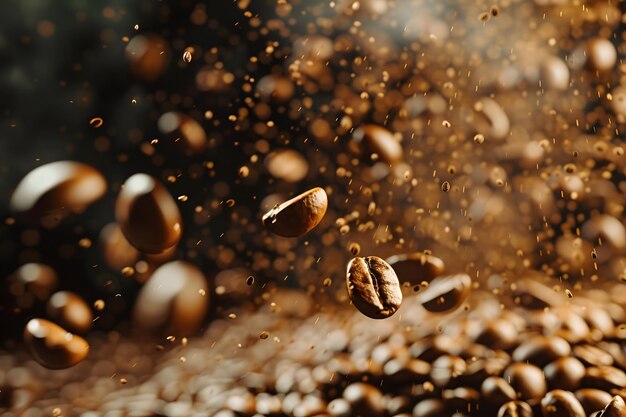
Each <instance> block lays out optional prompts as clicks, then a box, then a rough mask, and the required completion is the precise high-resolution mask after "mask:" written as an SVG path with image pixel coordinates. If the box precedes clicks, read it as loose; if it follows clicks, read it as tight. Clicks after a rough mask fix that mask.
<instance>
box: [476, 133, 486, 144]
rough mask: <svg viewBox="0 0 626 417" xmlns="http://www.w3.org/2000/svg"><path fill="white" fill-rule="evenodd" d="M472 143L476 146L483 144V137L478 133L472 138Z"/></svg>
mask: <svg viewBox="0 0 626 417" xmlns="http://www.w3.org/2000/svg"><path fill="white" fill-rule="evenodd" d="M474 143H476V144H478V145H481V144H483V143H485V137H484V136H483V135H481V134H480V133H478V134H477V135H475V136H474Z"/></svg>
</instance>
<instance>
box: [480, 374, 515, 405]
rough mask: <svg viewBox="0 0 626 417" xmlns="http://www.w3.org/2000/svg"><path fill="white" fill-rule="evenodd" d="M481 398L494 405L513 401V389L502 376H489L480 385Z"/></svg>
mask: <svg viewBox="0 0 626 417" xmlns="http://www.w3.org/2000/svg"><path fill="white" fill-rule="evenodd" d="M480 392H481V393H482V396H483V399H484V400H485V401H486V402H488V403H489V404H492V405H494V406H500V405H502V404H504V403H506V402H509V401H515V399H516V398H517V395H516V393H515V389H514V388H513V387H512V386H511V385H510V384H509V383H508V382H506V380H505V379H504V378H500V377H498V376H491V377H489V378H487V379H485V380H484V381H483V383H482V385H481V386H480Z"/></svg>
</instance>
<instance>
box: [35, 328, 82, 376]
mask: <svg viewBox="0 0 626 417" xmlns="http://www.w3.org/2000/svg"><path fill="white" fill-rule="evenodd" d="M24 344H25V345H26V348H27V349H28V350H29V351H30V353H31V355H32V356H33V358H34V359H35V360H36V361H37V362H38V363H39V364H41V365H42V366H44V367H46V368H49V369H65V368H69V367H71V366H74V365H76V364H77V363H79V362H81V361H82V360H83V359H85V358H86V357H87V354H88V353H89V345H88V344H87V341H86V340H85V339H83V338H82V337H80V336H77V335H73V334H71V333H69V332H68V331H67V330H65V329H63V328H61V327H60V326H58V325H56V324H54V323H52V322H51V321H48V320H44V319H32V320H30V321H29V322H28V323H27V324H26V327H25V328H24Z"/></svg>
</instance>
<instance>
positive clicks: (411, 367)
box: [383, 359, 431, 385]
mask: <svg viewBox="0 0 626 417" xmlns="http://www.w3.org/2000/svg"><path fill="white" fill-rule="evenodd" d="M430 370H431V366H430V364H429V363H428V362H426V361H423V360H420V359H411V360H409V361H407V362H405V361H401V360H393V359H392V360H390V361H388V362H387V363H385V365H384V367H383V372H384V374H385V379H384V381H385V383H387V382H388V383H390V384H398V385H401V384H407V383H412V384H419V383H422V382H425V381H426V380H427V379H428V376H429V375H430Z"/></svg>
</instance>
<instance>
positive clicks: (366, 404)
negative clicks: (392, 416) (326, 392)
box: [343, 382, 385, 417]
mask: <svg viewBox="0 0 626 417" xmlns="http://www.w3.org/2000/svg"><path fill="white" fill-rule="evenodd" d="M343 398H344V399H345V400H346V401H348V403H349V404H350V409H351V410H352V415H355V416H362V417H376V416H382V415H384V413H385V409H384V404H383V395H382V393H381V392H380V391H379V390H378V389H377V388H376V387H373V386H371V385H369V384H365V383H362V382H355V383H353V384H350V385H348V386H347V387H346V389H345V390H344V391H343Z"/></svg>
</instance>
